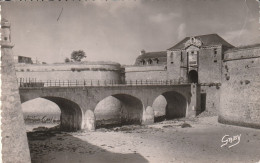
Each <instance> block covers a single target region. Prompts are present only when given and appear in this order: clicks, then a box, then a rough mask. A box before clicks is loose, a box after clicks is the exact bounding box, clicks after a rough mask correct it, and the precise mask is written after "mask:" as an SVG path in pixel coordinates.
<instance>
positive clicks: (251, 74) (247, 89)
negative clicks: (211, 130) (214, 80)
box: [219, 46, 260, 128]
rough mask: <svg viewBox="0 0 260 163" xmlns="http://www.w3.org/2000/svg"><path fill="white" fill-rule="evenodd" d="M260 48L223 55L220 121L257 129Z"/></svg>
mask: <svg viewBox="0 0 260 163" xmlns="http://www.w3.org/2000/svg"><path fill="white" fill-rule="evenodd" d="M259 65H260V46H258V47H254V48H247V49H238V50H233V51H228V52H227V53H225V61H224V63H223V67H222V86H221V96H220V114H219V122H221V123H227V124H234V125H240V126H248V127H255V128H260V98H259V97H260V89H259V87H260V71H259V68H260V66H259Z"/></svg>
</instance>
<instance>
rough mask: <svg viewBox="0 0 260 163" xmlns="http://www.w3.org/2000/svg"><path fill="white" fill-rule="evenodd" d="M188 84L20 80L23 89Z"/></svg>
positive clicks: (170, 82)
mask: <svg viewBox="0 0 260 163" xmlns="http://www.w3.org/2000/svg"><path fill="white" fill-rule="evenodd" d="M179 84H188V82H187V81H179V80H125V81H123V82H122V81H120V80H45V81H42V80H37V79H35V78H28V79H27V78H20V79H19V86H20V88H23V87H75V86H128V85H154V86H156V85H179Z"/></svg>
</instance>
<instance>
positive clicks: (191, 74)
mask: <svg viewBox="0 0 260 163" xmlns="http://www.w3.org/2000/svg"><path fill="white" fill-rule="evenodd" d="M188 77H189V82H190V83H198V72H197V71H196V70H191V71H190V72H189V75H188Z"/></svg>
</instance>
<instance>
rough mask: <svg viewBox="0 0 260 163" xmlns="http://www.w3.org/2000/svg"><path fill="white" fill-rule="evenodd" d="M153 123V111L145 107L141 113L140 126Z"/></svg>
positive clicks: (149, 107)
mask: <svg viewBox="0 0 260 163" xmlns="http://www.w3.org/2000/svg"><path fill="white" fill-rule="evenodd" d="M153 123H154V110H153V108H152V107H151V106H147V108H146V109H145V110H144V112H143V118H142V124H144V125H148V124H153Z"/></svg>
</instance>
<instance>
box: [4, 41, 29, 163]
mask: <svg viewBox="0 0 260 163" xmlns="http://www.w3.org/2000/svg"><path fill="white" fill-rule="evenodd" d="M1 57H2V63H1V81H2V86H1V91H2V92H1V102H2V106H1V111H2V113H1V116H2V125H1V130H2V160H3V162H21V163H28V162H31V159H30V153H29V147H28V142H27V136H26V130H25V124H24V119H23V113H22V109H21V101H20V96H19V91H18V83H17V78H16V75H15V68H14V61H13V56H12V50H11V48H5V47H3V46H2V48H1Z"/></svg>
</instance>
